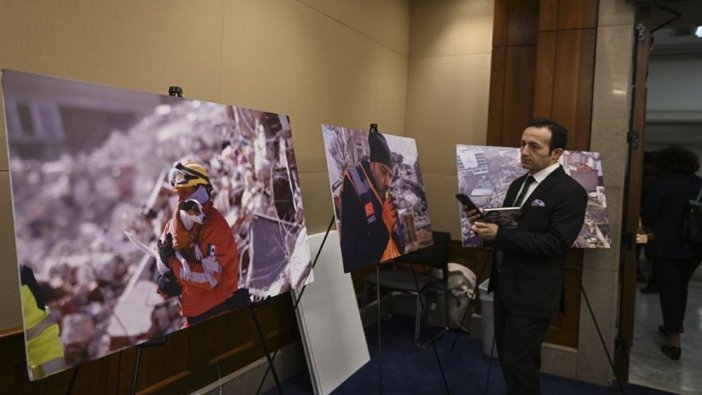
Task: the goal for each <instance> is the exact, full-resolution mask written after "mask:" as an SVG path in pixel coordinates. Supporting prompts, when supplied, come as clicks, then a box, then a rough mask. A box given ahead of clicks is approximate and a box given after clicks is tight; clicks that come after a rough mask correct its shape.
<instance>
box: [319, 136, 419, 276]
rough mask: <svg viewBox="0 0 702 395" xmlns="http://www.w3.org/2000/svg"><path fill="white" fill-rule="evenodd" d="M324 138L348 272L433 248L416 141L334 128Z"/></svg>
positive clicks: (343, 255) (337, 223)
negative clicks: (426, 248)
mask: <svg viewBox="0 0 702 395" xmlns="http://www.w3.org/2000/svg"><path fill="white" fill-rule="evenodd" d="M322 134H323V137H324V145H325V148H326V149H325V151H326V158H327V168H328V170H329V182H330V185H331V194H332V201H333V203H334V212H335V216H336V226H337V230H338V231H339V235H340V242H341V250H342V258H343V261H344V271H345V272H349V271H352V270H355V269H357V268H360V267H363V266H366V265H369V264H374V263H379V262H385V261H387V260H389V259H392V258H396V257H398V256H400V255H404V254H407V253H409V252H412V251H416V250H418V249H420V248H425V247H428V246H430V245H432V244H433V239H432V233H431V219H430V216H429V207H428V205H427V199H426V195H425V191H424V183H423V181H422V173H421V170H420V168H419V157H418V155H417V146H416V143H415V141H414V139H411V138H406V137H399V136H393V135H388V134H381V133H378V132H373V133H368V132H366V131H362V130H356V129H350V128H345V127H340V126H333V125H322ZM383 168H384V169H386V170H381V169H383ZM384 171H386V172H387V173H386V174H383V172H384ZM345 216H348V218H345Z"/></svg>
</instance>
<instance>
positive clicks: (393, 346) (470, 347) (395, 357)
mask: <svg viewBox="0 0 702 395" xmlns="http://www.w3.org/2000/svg"><path fill="white" fill-rule="evenodd" d="M413 323H414V320H413V319H411V318H407V317H401V316H394V317H393V318H392V319H390V320H386V321H383V325H382V339H381V340H382V372H383V375H382V376H383V382H382V384H383V394H387V395H391V394H403V395H404V394H432V395H433V394H444V393H447V392H446V389H445V387H444V384H443V380H442V379H441V373H440V371H439V368H438V365H437V361H436V357H435V354H434V350H433V348H432V347H431V345H429V346H428V347H427V348H426V349H419V348H417V347H416V346H415V345H414V343H413V341H412V339H413V330H414V326H413ZM377 334H378V331H377V328H375V327H374V328H370V329H368V330H367V331H366V340H367V341H368V348H369V350H370V354H371V361H370V362H369V363H367V364H366V365H365V366H363V367H362V368H361V369H359V370H358V371H357V372H356V373H355V374H354V375H352V376H351V377H350V378H349V379H348V380H346V381H345V382H344V383H342V384H341V386H339V388H337V389H336V390H335V391H334V392H333V394H334V395H357V394H368V393H370V394H373V393H378V363H377V361H378V353H377V349H378V337H377ZM454 336H455V334H454V333H447V334H445V335H444V336H443V337H441V338H440V339H438V340H437V341H436V347H437V351H438V354H439V359H440V360H441V364H442V366H443V368H444V372H445V375H446V381H447V382H448V386H449V392H450V393H451V394H484V393H485V384H486V379H487V378H488V369H490V375H489V382H488V392H487V393H488V394H504V393H505V386H504V382H503V378H502V371H501V369H500V366H499V361H498V360H497V359H493V360H492V363H490V358H488V357H486V356H484V355H483V351H482V341H481V339H474V338H470V336H469V335H467V334H463V333H461V334H459V335H458V336H459V338H458V341H457V343H456V348H455V350H454V351H453V352H451V345H452V343H453V340H454ZM623 385H624V391H625V394H628V395H654V394H655V395H660V394H669V393H668V392H662V391H658V390H654V389H650V388H645V387H641V386H637V385H633V384H623ZM282 387H283V388H282V389H283V393H284V394H286V395H291V394H292V395H298V394H311V393H312V392H313V391H312V385H311V383H310V378H309V374H308V373H307V371H305V372H304V373H302V374H298V375H297V376H295V377H292V378H290V379H288V380H286V381H284V382H283V383H282ZM541 391H542V394H544V395H546V394H553V395H556V394H557V395H576V394H578V395H580V394H582V395H597V394H617V393H620V391H619V389H618V386H617V385H616V383H615V384H614V386H613V387H612V388H607V387H600V386H597V385H594V384H589V383H584V382H580V381H575V380H569V379H565V378H561V377H557V376H552V375H548V374H542V375H541ZM277 393H278V391H277V390H276V389H275V388H273V389H272V390H270V391H268V392H267V394H269V395H274V394H277Z"/></svg>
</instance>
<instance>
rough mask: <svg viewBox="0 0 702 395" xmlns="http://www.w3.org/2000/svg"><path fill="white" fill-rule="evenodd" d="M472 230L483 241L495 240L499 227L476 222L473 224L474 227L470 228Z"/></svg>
mask: <svg viewBox="0 0 702 395" xmlns="http://www.w3.org/2000/svg"><path fill="white" fill-rule="evenodd" d="M471 221H472V218H471ZM470 230H472V231H473V232H475V234H476V235H478V237H480V238H481V239H483V240H495V237H497V231H498V230H499V227H498V226H497V225H496V224H491V223H488V222H480V221H476V222H473V226H471V227H470Z"/></svg>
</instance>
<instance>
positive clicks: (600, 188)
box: [456, 144, 612, 249]
mask: <svg viewBox="0 0 702 395" xmlns="http://www.w3.org/2000/svg"><path fill="white" fill-rule="evenodd" d="M520 163H521V161H520V151H519V149H518V148H510V147H489V146H484V145H462V144H459V145H457V146H456V164H457V172H458V191H459V192H460V193H464V194H466V195H468V196H469V197H470V199H471V200H472V201H473V202H474V203H475V204H476V205H477V206H478V207H481V208H496V207H502V206H503V203H504V199H505V195H506V194H507V188H508V187H509V185H510V183H511V182H512V180H514V179H516V178H518V177H520V176H522V175H524V173H526V172H527V170H525V169H524V168H522V166H521V164H520ZM558 163H560V165H561V167H563V170H564V171H565V172H566V174H568V175H569V176H571V177H572V178H573V179H574V180H575V181H577V182H578V183H579V184H580V185H582V186H583V188H585V191H587V197H588V200H587V209H586V211H585V222H584V223H583V227H582V229H581V230H580V233H579V234H578V238H577V239H576V240H575V243H574V244H573V247H575V248H588V249H589V248H610V247H611V246H612V236H611V233H610V226H609V217H608V215H607V197H606V195H605V187H604V176H603V172H602V156H601V155H600V153H599V152H590V151H563V155H561V156H560V158H559V159H558ZM457 205H458V210H459V213H460V217H461V239H462V244H463V246H464V247H481V246H482V245H483V241H482V240H481V239H480V237H478V235H476V234H475V233H474V232H473V231H472V230H471V223H470V220H469V219H468V216H467V215H466V211H465V209H464V208H463V207H462V206H461V205H460V204H458V203H457ZM533 205H534V206H540V207H545V206H543V205H545V203H544V202H542V201H540V200H537V201H534V203H533Z"/></svg>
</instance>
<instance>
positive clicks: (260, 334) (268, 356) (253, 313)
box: [249, 306, 283, 395]
mask: <svg viewBox="0 0 702 395" xmlns="http://www.w3.org/2000/svg"><path fill="white" fill-rule="evenodd" d="M249 310H250V311H251V316H252V317H253V321H254V323H255V324H256V332H257V333H258V338H259V340H261V347H263V352H264V353H265V354H266V360H268V367H269V368H270V370H271V372H273V379H274V380H275V386H276V387H277V388H278V393H279V394H281V395H282V394H283V388H282V387H281V386H280V380H279V379H278V372H276V370H275V366H274V365H273V358H271V354H270V353H269V352H268V347H267V346H266V338H265V336H263V331H262V330H261V324H260V322H259V321H258V316H257V315H256V308H255V307H254V306H249Z"/></svg>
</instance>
